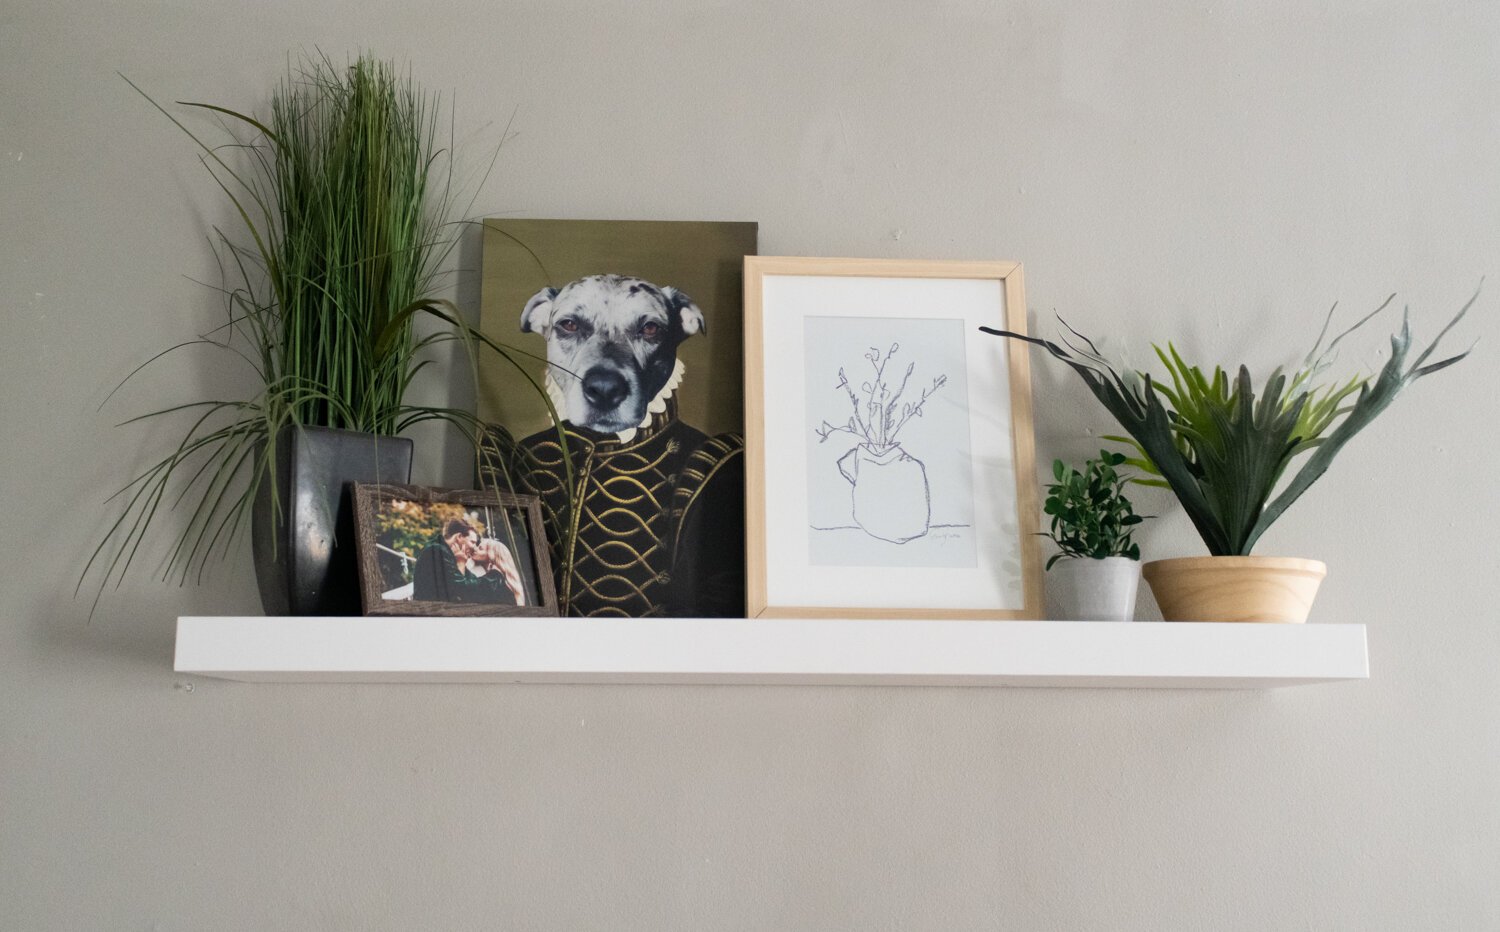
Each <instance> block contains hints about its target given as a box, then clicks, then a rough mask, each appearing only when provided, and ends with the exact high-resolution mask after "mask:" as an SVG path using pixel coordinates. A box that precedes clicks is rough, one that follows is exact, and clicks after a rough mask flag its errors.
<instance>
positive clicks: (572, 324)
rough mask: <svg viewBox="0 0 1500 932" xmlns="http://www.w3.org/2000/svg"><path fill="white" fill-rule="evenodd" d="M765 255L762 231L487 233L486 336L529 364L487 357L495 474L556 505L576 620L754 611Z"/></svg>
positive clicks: (555, 548) (557, 228) (490, 481)
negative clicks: (748, 308) (749, 296)
mask: <svg viewBox="0 0 1500 932" xmlns="http://www.w3.org/2000/svg"><path fill="white" fill-rule="evenodd" d="M755 250H756V225H755V224H753V223H708V222H704V223H698V222H649V221H576V220H487V221H485V235H484V272H483V294H482V299H481V307H482V314H481V327H482V329H483V331H484V333H485V334H486V336H488V337H490V338H491V339H493V340H496V341H497V342H500V343H503V344H506V345H508V346H511V347H514V348H515V350H516V352H515V353H514V354H512V357H511V360H506V359H502V358H499V357H498V356H493V355H491V356H488V357H487V358H485V359H483V360H482V361H481V368H480V384H479V404H478V409H479V416H480V418H481V419H482V420H483V421H484V422H485V423H486V424H487V425H489V428H488V430H487V432H486V436H485V442H484V445H483V456H482V460H481V467H480V476H479V479H480V482H481V484H483V485H485V486H486V487H491V486H493V487H497V488H503V489H508V490H511V491H515V492H524V493H534V494H537V495H539V496H540V497H541V500H542V506H543V514H544V517H545V523H546V526H547V538H548V544H549V546H550V548H551V552H552V556H553V561H552V562H553V566H554V571H555V574H556V581H557V590H558V595H559V601H560V603H561V605H562V609H563V612H564V614H569V615H579V616H591V617H607V616H617V617H650V616H709V617H713V616H743V614H744V611H745V607H744V606H745V602H744V598H745V596H744V592H745V589H744V578H745V577H744V547H743V528H744V492H743V477H744V461H743V449H744V441H743V431H744V419H743V393H742V392H743V379H742V374H743V337H742V332H743V317H742V292H743V277H742V276H743V271H742V270H743V261H744V257H745V256H747V255H753V254H754V253H755ZM513 361H514V362H513ZM531 380H535V382H536V383H537V384H540V385H542V386H543V387H544V388H545V391H546V392H547V395H548V398H549V399H550V401H551V404H552V409H553V410H554V411H555V412H556V413H557V416H558V417H559V419H560V424H554V423H553V421H552V419H551V416H550V414H549V411H548V409H547V405H546V403H544V402H543V401H542V400H541V399H540V398H539V397H538V396H537V393H536V391H535V390H534V389H533V388H532V387H531V384H530V382H531Z"/></svg>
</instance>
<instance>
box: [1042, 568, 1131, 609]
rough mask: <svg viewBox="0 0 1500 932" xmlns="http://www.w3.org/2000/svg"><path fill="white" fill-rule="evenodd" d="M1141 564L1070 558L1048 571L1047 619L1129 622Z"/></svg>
mask: <svg viewBox="0 0 1500 932" xmlns="http://www.w3.org/2000/svg"><path fill="white" fill-rule="evenodd" d="M1140 580H1141V564H1140V563H1139V562H1138V561H1136V560H1132V559H1130V558H1129V557H1105V558H1104V559H1102V560H1094V559H1090V558H1087V557H1070V558H1067V559H1063V560H1058V561H1057V562H1056V563H1054V564H1052V569H1050V570H1048V571H1047V615H1048V617H1050V618H1052V619H1053V620H1055V621H1130V620H1131V619H1132V618H1134V617H1135V590H1136V586H1137V584H1139V583H1140Z"/></svg>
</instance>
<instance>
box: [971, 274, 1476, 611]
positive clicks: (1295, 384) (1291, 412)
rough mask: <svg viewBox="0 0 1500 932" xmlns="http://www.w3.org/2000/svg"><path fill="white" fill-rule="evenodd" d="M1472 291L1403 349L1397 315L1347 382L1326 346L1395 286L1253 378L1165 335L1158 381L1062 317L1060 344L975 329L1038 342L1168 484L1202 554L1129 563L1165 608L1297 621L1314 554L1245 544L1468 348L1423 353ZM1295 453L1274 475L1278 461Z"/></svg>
mask: <svg viewBox="0 0 1500 932" xmlns="http://www.w3.org/2000/svg"><path fill="white" fill-rule="evenodd" d="M1478 297H1479V295H1478V292H1475V295H1474V297H1473V298H1470V299H1469V301H1468V303H1467V304H1465V305H1464V306H1463V308H1462V309H1460V310H1459V312H1458V314H1456V315H1455V316H1454V318H1453V319H1452V320H1451V321H1449V322H1448V325H1447V326H1445V327H1444V328H1443V329H1442V330H1441V331H1440V332H1439V333H1438V335H1437V338H1436V339H1434V340H1433V341H1432V343H1430V344H1429V345H1428V346H1427V347H1426V348H1425V349H1422V350H1420V351H1419V352H1417V353H1416V355H1415V358H1411V356H1412V337H1411V328H1410V324H1409V321H1408V320H1407V319H1406V318H1405V317H1403V319H1402V322H1401V327H1400V329H1399V330H1398V331H1396V333H1394V334H1393V335H1392V336H1391V352H1390V358H1389V359H1387V360H1386V362H1385V364H1384V365H1383V366H1382V367H1381V369H1380V372H1379V373H1378V374H1377V375H1374V376H1354V377H1352V378H1350V379H1348V380H1347V381H1333V382H1327V381H1323V380H1322V376H1323V374H1324V372H1325V371H1326V370H1327V369H1328V367H1329V366H1330V365H1331V364H1332V362H1333V356H1332V353H1333V350H1334V348H1335V347H1337V346H1338V344H1339V343H1340V341H1342V340H1343V339H1344V338H1345V337H1347V336H1348V335H1349V334H1351V333H1353V332H1354V331H1355V330H1357V329H1359V327H1361V326H1363V325H1364V324H1365V323H1366V322H1367V321H1369V320H1370V319H1371V318H1373V317H1375V316H1376V314H1378V313H1380V311H1382V310H1384V309H1385V308H1386V307H1387V306H1389V305H1390V303H1391V301H1392V300H1393V299H1394V298H1395V295H1392V296H1391V297H1390V298H1387V299H1386V300H1385V303H1383V304H1381V306H1380V307H1378V308H1376V309H1375V311H1373V312H1371V313H1370V314H1368V315H1366V316H1365V317H1363V318H1361V319H1360V320H1359V321H1358V322H1356V323H1355V324H1354V325H1353V326H1352V327H1350V328H1348V329H1347V330H1345V331H1343V332H1342V333H1340V334H1339V335H1338V336H1336V337H1334V338H1333V340H1331V341H1329V342H1328V343H1327V344H1326V345H1325V344H1324V340H1325V338H1326V337H1327V333H1328V326H1329V323H1331V322H1332V317H1333V311H1331V310H1330V311H1329V315H1328V316H1329V319H1328V321H1327V322H1325V323H1324V325H1323V332H1322V333H1320V334H1319V336H1318V339H1317V341H1316V342H1315V343H1314V344H1313V348H1312V350H1311V351H1309V352H1308V354H1307V356H1306V357H1305V358H1304V359H1303V361H1302V364H1301V366H1300V367H1299V368H1298V369H1297V370H1296V371H1295V372H1293V373H1291V374H1287V373H1284V372H1282V371H1281V370H1280V369H1277V370H1275V371H1274V372H1272V373H1271V375H1270V377H1268V378H1267V379H1266V380H1265V382H1264V383H1263V384H1262V386H1261V387H1260V389H1259V390H1258V391H1257V389H1256V386H1255V383H1254V382H1253V381H1252V379H1251V377H1250V370H1249V369H1248V368H1246V367H1245V366H1240V367H1238V373H1237V374H1236V375H1234V376H1233V377H1231V376H1230V375H1229V373H1228V372H1227V371H1226V370H1224V369H1223V368H1220V367H1217V366H1216V367H1214V370H1213V374H1212V375H1211V376H1209V375H1205V374H1204V372H1203V370H1202V369H1200V368H1199V367H1198V366H1194V365H1190V364H1188V363H1186V362H1185V361H1184V360H1183V358H1182V357H1181V355H1180V354H1178V352H1177V350H1176V349H1175V348H1174V347H1172V345H1171V344H1168V345H1167V348H1166V349H1162V348H1161V347H1156V352H1157V356H1158V357H1159V358H1160V359H1161V361H1162V363H1163V364H1164V365H1165V366H1166V369H1167V375H1168V381H1167V382H1162V381H1159V380H1155V379H1153V378H1152V377H1151V375H1150V374H1148V373H1144V372H1131V371H1127V372H1125V373H1121V372H1119V371H1118V370H1116V369H1115V368H1114V366H1112V365H1111V364H1110V363H1109V362H1108V361H1107V360H1105V358H1104V357H1103V356H1102V355H1101V354H1100V353H1099V351H1098V349H1097V348H1096V347H1095V345H1094V343H1093V342H1092V341H1090V340H1089V339H1088V338H1087V337H1085V336H1083V335H1082V334H1080V333H1078V332H1077V331H1074V330H1071V328H1069V333H1070V334H1071V336H1065V337H1064V338H1063V342H1064V343H1065V344H1067V347H1066V348H1064V347H1063V346H1059V345H1058V344H1056V343H1053V342H1051V341H1049V340H1042V339H1037V338H1035V337H1028V336H1025V335H1024V334H1018V333H1012V332H1009V331H1004V330H994V329H991V328H988V327H984V328H981V329H983V330H985V331H986V332H988V333H993V334H995V335H997V336H1003V337H1008V338H1010V339H1016V340H1024V341H1025V342H1027V343H1031V344H1034V345H1036V346H1040V347H1043V348H1044V349H1046V350H1047V352H1049V353H1051V354H1052V355H1053V356H1054V357H1056V358H1057V359H1059V360H1061V361H1062V362H1064V363H1066V364H1067V365H1068V366H1069V367H1071V368H1072V369H1073V371H1074V372H1076V373H1078V375H1079V377H1080V378H1082V379H1083V381H1084V383H1085V384H1086V385H1087V386H1088V387H1089V390H1090V391H1091V392H1093V394H1094V396H1095V397H1096V398H1098V399H1099V401H1100V402H1101V403H1102V404H1103V405H1104V407H1105V408H1106V409H1108V410H1109V413H1110V414H1112V415H1114V417H1115V419H1116V420H1117V421H1118V422H1119V423H1120V426H1121V427H1123V428H1124V429H1125V432H1126V433H1127V434H1128V435H1129V436H1128V437H1125V438H1111V439H1120V440H1125V441H1126V442H1127V443H1130V444H1132V445H1133V446H1134V448H1135V449H1136V451H1137V452H1138V454H1139V455H1138V456H1137V457H1136V458H1134V459H1131V460H1127V462H1129V463H1131V464H1132V465H1135V466H1137V467H1139V468H1141V469H1143V470H1145V471H1147V472H1150V473H1153V474H1154V475H1155V476H1157V477H1159V478H1158V479H1156V480H1148V481H1154V483H1155V484H1158V485H1163V486H1165V487H1167V488H1169V489H1171V490H1172V493H1173V494H1174V495H1176V496H1177V500H1178V501H1179V502H1181V504H1182V507H1183V510H1184V511H1185V512H1187V515H1188V518H1189V519H1190V520H1191V521H1192V522H1193V526H1194V527H1195V528H1196V529H1197V531H1198V534H1199V535H1200V536H1201V537H1202V538H1203V542H1204V544H1205V545H1207V547H1208V552H1209V554H1210V556H1207V557H1185V558H1181V559H1175V560H1158V561H1155V562H1153V563H1148V564H1146V565H1145V566H1144V567H1142V568H1141V569H1142V574H1143V575H1144V576H1145V578H1146V581H1147V582H1148V583H1149V584H1150V585H1151V591H1152V592H1153V594H1155V596H1156V601H1157V603H1158V604H1159V605H1160V606H1161V610H1162V615H1163V617H1164V618H1165V619H1166V620H1168V621H1284V622H1302V621H1306V620H1307V614H1308V610H1309V609H1310V608H1311V606H1312V601H1313V598H1314V596H1315V595H1316V594H1317V589H1318V584H1319V583H1320V582H1321V581H1322V579H1323V577H1324V575H1325V574H1326V572H1327V568H1326V567H1325V566H1324V565H1323V563H1321V562H1319V561H1317V560H1306V559H1301V558H1296V557H1266V556H1254V555H1252V554H1251V550H1252V548H1254V547H1255V544H1256V542H1257V541H1259V540H1260V538H1261V535H1262V534H1264V533H1265V531H1266V529H1267V528H1269V527H1270V526H1271V524H1272V523H1274V522H1275V521H1276V519H1277V518H1279V517H1281V515H1282V514H1283V513H1284V512H1285V511H1286V510H1287V508H1289V507H1291V505H1292V503H1293V502H1295V501H1296V500H1297V499H1298V498H1299V497H1300V496H1301V495H1302V493H1303V492H1306V491H1307V489H1308V487H1309V486H1311V485H1312V484H1313V483H1314V482H1315V481H1317V479H1318V478H1319V477H1320V476H1322V475H1323V473H1324V472H1326V471H1327V469H1328V467H1329V464H1331V463H1332V462H1333V458H1334V457H1335V456H1337V455H1338V453H1339V451H1341V450H1342V449H1343V448H1344V445H1345V444H1347V443H1348V442H1349V441H1350V440H1351V439H1353V437H1354V435H1355V434H1357V433H1359V432H1360V431H1361V430H1363V429H1364V428H1365V426H1366V425H1368V424H1369V423H1370V422H1371V421H1373V420H1374V419H1375V418H1376V416H1378V415H1379V414H1380V413H1381V412H1382V411H1384V410H1385V409H1386V408H1387V407H1389V406H1390V404H1391V402H1392V401H1394V400H1395V399H1396V396H1397V395H1399V394H1400V393H1401V391H1402V390H1403V389H1405V388H1406V387H1407V386H1408V385H1410V384H1411V383H1413V382H1415V381H1416V380H1417V379H1420V378H1422V377H1423V376H1426V375H1430V374H1432V373H1434V372H1438V371H1440V370H1442V369H1446V368H1447V367H1449V366H1451V365H1454V364H1455V363H1457V362H1459V361H1460V360H1462V359H1463V358H1464V357H1465V356H1467V355H1468V352H1467V351H1465V352H1462V353H1459V354H1457V355H1454V356H1449V357H1447V358H1442V359H1437V360H1435V361H1434V360H1432V356H1433V353H1434V352H1435V351H1436V350H1437V347H1438V344H1439V343H1440V342H1442V339H1443V337H1445V336H1446V335H1447V334H1448V332H1449V331H1450V330H1452V329H1453V327H1454V326H1455V325H1456V324H1457V323H1458V322H1459V321H1460V320H1462V319H1463V317H1464V315H1465V314H1466V313H1467V312H1468V310H1469V308H1470V307H1472V306H1473V304H1474V301H1475V300H1476V299H1477V298H1478ZM1304 456H1305V457H1306V458H1305V459H1304V460H1303V461H1302V465H1301V466H1300V468H1298V469H1297V470H1296V471H1295V472H1294V473H1291V474H1290V478H1289V479H1287V480H1286V482H1285V483H1284V484H1283V482H1282V480H1283V478H1284V477H1285V476H1286V475H1287V474H1288V467H1289V466H1290V465H1291V464H1292V462H1293V461H1294V460H1296V459H1298V458H1300V457H1304Z"/></svg>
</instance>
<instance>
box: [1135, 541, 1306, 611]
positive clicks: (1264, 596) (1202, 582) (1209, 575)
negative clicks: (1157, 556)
mask: <svg viewBox="0 0 1500 932" xmlns="http://www.w3.org/2000/svg"><path fill="white" fill-rule="evenodd" d="M1141 575H1142V576H1144V577H1145V578H1146V582H1147V583H1148V584H1150V586H1151V593H1152V594H1153V595H1155V596H1156V604H1157V605H1159V606H1161V614H1162V618H1164V619H1165V620H1167V621H1252V622H1294V623H1301V622H1304V621H1306V620H1307V612H1308V610H1309V609H1311V608H1312V603H1313V598H1314V597H1316V596H1317V594H1318V584H1319V583H1321V582H1322V581H1323V577H1324V576H1326V575H1328V567H1327V566H1325V565H1324V564H1322V563H1321V562H1319V561H1317V560H1302V559H1298V558H1296V557H1182V558H1180V559H1176V560H1155V561H1152V562H1151V563H1147V564H1146V565H1145V566H1142V567H1141Z"/></svg>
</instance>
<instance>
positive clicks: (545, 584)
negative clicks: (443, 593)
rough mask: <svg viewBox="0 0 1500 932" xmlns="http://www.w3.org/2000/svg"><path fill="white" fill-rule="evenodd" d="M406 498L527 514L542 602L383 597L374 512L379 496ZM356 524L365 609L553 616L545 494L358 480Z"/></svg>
mask: <svg viewBox="0 0 1500 932" xmlns="http://www.w3.org/2000/svg"><path fill="white" fill-rule="evenodd" d="M395 498H399V499H405V500H407V501H411V502H417V503H419V504H424V505H430V504H457V505H466V506H470V507H474V508H486V507H488V508H500V509H504V510H516V511H520V512H522V513H523V514H524V515H525V523H526V529H527V532H528V534H529V535H530V538H531V539H530V544H531V558H532V566H533V567H534V569H535V571H536V577H537V578H536V580H535V582H536V590H537V594H538V596H540V598H541V603H542V604H540V605H492V604H485V603H460V602H435V601H430V600H423V601H405V602H388V601H386V600H384V599H382V598H381V597H380V596H381V592H382V589H381V585H382V581H381V578H380V569H379V566H378V564H377V562H376V559H377V557H376V550H375V514H376V510H377V506H378V504H379V503H380V502H382V501H385V500H387V499H395ZM354 524H355V536H356V541H355V545H356V551H357V555H358V561H359V595H360V604H361V605H362V606H363V608H364V613H365V614H366V615H429V616H441V617H460V616H476V615H477V616H489V617H495V618H519V617H543V618H545V617H555V616H556V615H557V614H558V608H557V585H556V582H555V580H554V579H553V577H552V560H551V557H550V555H549V554H548V551H547V536H546V532H545V531H544V530H543V525H542V504H541V499H540V498H538V497H537V496H535V495H514V494H511V493H509V492H499V491H479V490H470V489H436V488H429V487H427V486H416V485H394V484H389V483H381V484H374V483H362V482H361V483H355V484H354Z"/></svg>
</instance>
